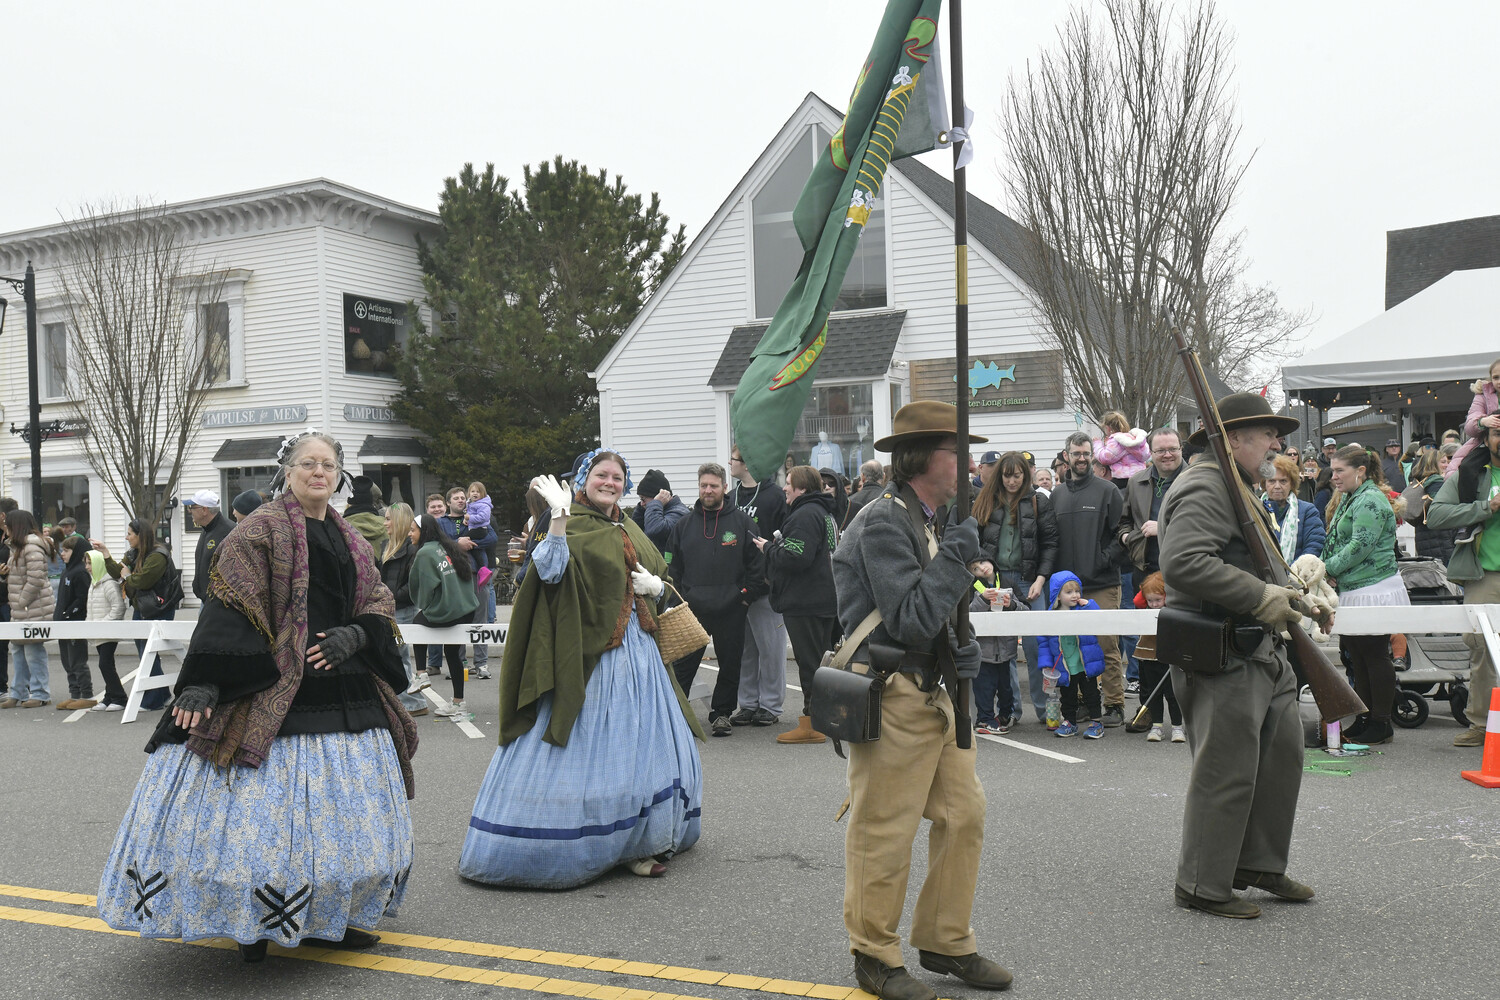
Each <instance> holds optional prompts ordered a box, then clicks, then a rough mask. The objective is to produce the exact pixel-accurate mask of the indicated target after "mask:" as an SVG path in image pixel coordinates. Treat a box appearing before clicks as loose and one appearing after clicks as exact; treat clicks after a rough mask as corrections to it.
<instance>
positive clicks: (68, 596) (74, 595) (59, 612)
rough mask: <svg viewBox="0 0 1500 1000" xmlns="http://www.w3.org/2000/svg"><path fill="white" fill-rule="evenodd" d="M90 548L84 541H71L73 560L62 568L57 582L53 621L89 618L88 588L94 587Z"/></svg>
mask: <svg viewBox="0 0 1500 1000" xmlns="http://www.w3.org/2000/svg"><path fill="white" fill-rule="evenodd" d="M91 548H93V546H92V545H90V544H89V543H88V542H87V541H86V540H85V539H82V538H74V539H73V558H71V559H69V560H68V564H67V565H66V566H64V567H63V571H62V578H61V579H59V580H58V581H57V601H56V603H55V604H54V605H53V607H52V620H53V621H57V622H81V621H83V620H84V619H85V618H87V617H88V616H89V588H90V587H92V586H93V585H94V574H93V573H92V572H90V571H89V563H88V552H89V549H91Z"/></svg>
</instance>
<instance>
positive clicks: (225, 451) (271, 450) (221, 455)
mask: <svg viewBox="0 0 1500 1000" xmlns="http://www.w3.org/2000/svg"><path fill="white" fill-rule="evenodd" d="M281 441H282V439H281V438H279V437H268V438H230V439H229V440H228V441H225V442H224V443H223V444H221V445H219V450H218V451H216V452H214V459H213V461H214V464H215V465H275V464H276V450H277V449H278V448H280V447H281Z"/></svg>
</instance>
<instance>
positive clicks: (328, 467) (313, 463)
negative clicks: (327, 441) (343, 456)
mask: <svg viewBox="0 0 1500 1000" xmlns="http://www.w3.org/2000/svg"><path fill="white" fill-rule="evenodd" d="M292 464H293V465H295V466H296V467H297V468H299V469H301V470H302V471H303V472H312V471H313V470H315V469H322V470H323V471H324V472H326V473H328V474H329V475H330V476H331V475H333V474H334V473H335V472H337V471H339V463H337V462H319V461H317V460H316V459H312V458H304V459H302V460H301V461H298V462H293V463H292Z"/></svg>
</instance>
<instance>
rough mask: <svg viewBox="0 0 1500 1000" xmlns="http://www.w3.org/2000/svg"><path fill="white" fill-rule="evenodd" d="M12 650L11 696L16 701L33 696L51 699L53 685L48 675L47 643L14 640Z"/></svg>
mask: <svg viewBox="0 0 1500 1000" xmlns="http://www.w3.org/2000/svg"><path fill="white" fill-rule="evenodd" d="M10 650H11V654H10V655H11V663H12V669H11V673H12V675H13V676H12V677H11V681H10V696H11V697H12V698H14V699H16V701H26V700H28V699H31V698H34V699H36V700H37V701H49V700H50V699H51V698H52V686H51V684H50V683H49V682H50V678H49V677H48V676H47V644H46V643H45V642H27V643H20V642H16V641H15V640H12V641H11V644H10Z"/></svg>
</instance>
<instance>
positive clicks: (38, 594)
mask: <svg viewBox="0 0 1500 1000" xmlns="http://www.w3.org/2000/svg"><path fill="white" fill-rule="evenodd" d="M5 533H6V535H7V536H9V538H10V561H9V563H8V564H7V565H8V570H7V573H6V577H7V580H8V582H9V584H10V620H11V621H13V622H50V621H51V620H52V609H53V605H54V600H55V598H54V596H53V593H52V583H51V582H50V581H49V580H48V579H47V563H48V562H50V561H51V559H52V557H53V550H52V543H51V540H50V539H48V538H47V537H46V536H45V535H43V534H42V529H41V528H40V527H38V526H37V523H36V518H34V517H32V516H31V512H30V511H25V510H13V511H9V512H8V513H6V515H5ZM10 645H11V650H12V652H11V656H12V657H13V659H12V666H13V668H14V669H13V670H12V673H11V684H10V696H9V697H8V698H6V699H4V700H3V701H0V708H41V707H42V706H43V705H46V704H48V703H50V702H51V700H52V691H51V688H50V687H49V683H48V682H49V679H48V676H47V646H46V644H45V640H42V639H12V640H11V641H10Z"/></svg>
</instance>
